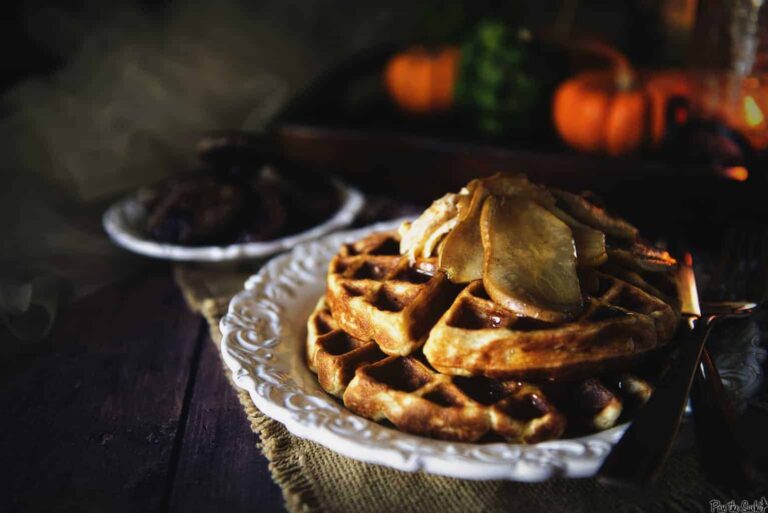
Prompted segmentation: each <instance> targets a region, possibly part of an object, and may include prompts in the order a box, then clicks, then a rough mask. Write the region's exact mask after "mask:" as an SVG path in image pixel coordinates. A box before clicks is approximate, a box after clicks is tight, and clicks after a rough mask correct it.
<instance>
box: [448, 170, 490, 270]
mask: <svg viewBox="0 0 768 513" xmlns="http://www.w3.org/2000/svg"><path fill="white" fill-rule="evenodd" d="M487 197H488V191H487V190H486V189H485V188H484V187H483V186H482V185H477V187H475V188H474V190H473V191H472V199H471V200H470V202H469V206H468V208H466V209H461V210H462V211H460V216H459V222H458V223H456V226H455V227H454V228H453V230H451V232H450V233H449V234H448V235H447V236H446V237H445V239H444V241H443V246H442V248H441V249H440V269H442V270H443V271H445V273H446V274H447V275H448V279H449V280H451V281H452V282H454V283H468V282H470V281H473V280H479V279H481V278H482V277H483V241H482V238H481V236H480V213H481V212H482V208H483V202H484V201H485V199H486V198H487Z"/></svg>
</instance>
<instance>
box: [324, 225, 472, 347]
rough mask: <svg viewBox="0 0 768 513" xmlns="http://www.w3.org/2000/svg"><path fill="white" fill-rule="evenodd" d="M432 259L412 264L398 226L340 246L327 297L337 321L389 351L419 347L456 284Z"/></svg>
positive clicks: (331, 266) (331, 265) (451, 297)
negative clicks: (438, 270)
mask: <svg viewBox="0 0 768 513" xmlns="http://www.w3.org/2000/svg"><path fill="white" fill-rule="evenodd" d="M435 266H436V262H435V261H434V260H423V261H420V262H417V263H416V264H415V265H413V266H412V265H409V262H408V259H407V258H405V257H402V256H400V251H399V244H398V238H397V235H396V233H395V232H384V233H377V234H374V235H372V236H369V237H366V238H364V239H362V240H361V241H358V242H356V243H354V244H347V245H344V246H342V248H341V251H340V252H339V254H338V255H336V256H335V257H334V258H333V260H332V261H331V264H330V266H329V268H328V281H327V285H328V296H327V297H328V303H329V306H330V308H331V311H332V312H333V316H334V318H335V319H336V322H338V323H339V326H340V327H342V328H343V329H344V331H346V332H347V333H349V334H351V335H352V336H354V337H357V338H360V339H362V340H376V341H377V342H378V344H379V347H381V350H382V351H384V352H385V353H387V354H390V355H403V356H404V355H408V354H410V353H411V352H413V351H414V350H416V349H417V348H419V347H421V345H422V344H423V343H424V340H426V337H427V334H428V333H429V330H430V329H431V328H432V326H433V325H434V323H435V322H436V321H437V319H438V318H439V317H440V316H441V315H442V314H443V313H444V312H445V310H446V309H447V308H448V307H449V306H450V305H451V302H452V301H453V299H454V297H455V295H456V293H457V292H458V290H459V289H458V288H457V287H456V286H455V285H453V284H452V283H451V282H450V281H449V280H448V279H447V278H446V276H445V275H444V274H443V273H436V272H435Z"/></svg>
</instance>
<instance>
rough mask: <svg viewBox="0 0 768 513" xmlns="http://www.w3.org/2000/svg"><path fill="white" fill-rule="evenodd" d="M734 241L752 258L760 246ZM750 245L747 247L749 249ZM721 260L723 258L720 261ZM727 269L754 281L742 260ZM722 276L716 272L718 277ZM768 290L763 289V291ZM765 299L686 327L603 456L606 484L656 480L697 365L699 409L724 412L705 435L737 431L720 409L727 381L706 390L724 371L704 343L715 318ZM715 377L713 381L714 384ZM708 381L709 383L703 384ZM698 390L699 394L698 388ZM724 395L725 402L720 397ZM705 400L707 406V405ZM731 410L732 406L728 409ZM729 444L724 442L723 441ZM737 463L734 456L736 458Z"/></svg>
mask: <svg viewBox="0 0 768 513" xmlns="http://www.w3.org/2000/svg"><path fill="white" fill-rule="evenodd" d="M764 237H765V236H763V238H762V239H761V241H760V245H759V247H760V251H759V253H757V254H759V255H760V257H761V258H758V265H761V264H762V263H763V262H764V261H765V260H764V259H763V258H762V257H763V256H765V255H767V254H768V252H766V248H768V244H767V243H766V241H765V240H764ZM730 241H731V238H726V245H727V246H729V247H731V242H730ZM732 247H735V248H737V249H736V256H738V257H742V256H744V257H747V258H751V257H754V256H756V251H755V248H756V246H755V245H754V244H752V243H750V244H739V245H738V246H736V245H734V246H732ZM745 248H746V250H747V251H746V252H745V251H744V249H745ZM725 254H726V255H729V254H730V251H729V250H728V248H726V253H725ZM721 262H722V261H721ZM734 262H735V263H737V264H738V265H737V268H736V269H733V270H730V269H731V268H732V267H733V263H734ZM750 265H751V260H750V261H749V262H748V264H747V266H746V267H747V268H749V267H750ZM720 268H721V269H722V272H721V273H720V276H723V273H724V272H725V271H728V272H729V273H731V275H730V279H731V281H732V280H736V279H738V280H740V284H742V285H744V286H746V287H749V286H751V285H750V284H751V282H750V281H749V280H744V279H742V278H741V277H740V276H739V277H738V278H737V277H736V273H740V272H742V271H743V269H742V266H741V260H736V259H733V261H732V262H731V265H730V266H729V265H728V262H724V263H723V265H721V266H720ZM715 277H718V273H716V274H715V275H714V276H713V278H715ZM722 279H724V278H722V277H721V278H719V280H718V283H722V281H720V280H722ZM764 292H765V290H763V293H764ZM764 304H765V297H762V298H761V301H760V304H757V305H735V307H732V308H722V309H721V311H719V312H709V313H705V315H704V316H702V317H700V318H698V319H696V320H694V321H692V322H691V329H690V331H688V332H687V334H686V335H687V336H685V337H684V339H683V340H682V341H681V343H680V347H679V350H678V355H677V357H676V359H675V360H674V362H673V365H672V366H671V368H670V369H669V370H668V371H667V373H666V375H665V376H664V377H663V379H662V381H661V382H660V383H659V386H658V388H657V390H656V393H654V394H653V395H652V396H651V398H650V399H649V401H648V403H647V404H646V405H645V406H644V407H643V408H642V409H641V410H640V411H639V412H638V414H637V415H636V417H635V419H634V420H633V422H632V424H631V425H630V426H629V428H628V429H627V431H626V432H625V434H624V436H623V437H622V439H621V440H620V441H619V443H618V444H616V446H615V447H614V448H613V450H612V451H611V453H610V454H609V455H608V457H607V458H606V460H605V461H604V462H603V465H602V467H601V468H600V470H599V471H598V479H599V480H600V481H601V482H602V483H605V484H610V485H617V484H618V485H637V484H643V483H648V482H651V481H653V479H654V478H655V477H656V475H657V473H658V471H659V469H660V468H661V465H662V464H663V463H664V461H665V459H666V457H667V455H668V454H669V450H670V448H671V446H672V442H673V441H674V438H675V436H676V434H677V430H678V427H679V425H680V420H681V418H682V414H683V411H684V409H685V405H686V403H687V399H688V396H689V392H690V391H691V385H692V382H693V378H694V375H695V374H696V372H697V370H699V371H700V372H701V378H700V379H699V384H700V386H699V387H697V390H696V392H697V393H698V397H697V398H698V399H700V401H699V406H700V408H699V412H700V413H702V412H704V413H706V414H707V415H708V418H709V419H712V418H719V419H720V420H721V422H720V427H719V428H718V430H714V429H713V430H711V431H709V432H707V431H706V430H700V431H701V432H702V435H701V440H702V442H704V440H706V444H707V445H710V444H713V442H712V441H711V440H710V439H709V438H708V437H709V436H715V433H720V435H718V436H722V433H723V432H726V433H730V434H731V435H733V430H732V428H730V426H732V424H730V423H729V420H731V419H732V418H729V417H725V416H722V412H721V411H720V405H722V404H727V403H726V402H725V399H724V398H725V394H724V393H723V391H722V385H720V388H719V393H718V392H715V394H709V395H705V394H704V393H703V392H704V391H710V390H715V391H717V390H718V386H717V382H718V380H719V376H717V374H716V369H715V368H714V365H712V364H711V361H710V359H709V357H708V355H705V357H704V359H703V361H704V366H703V367H702V366H701V364H700V362H701V361H702V353H703V349H704V344H705V342H706V340H707V337H708V336H709V334H710V332H711V329H712V327H713V325H714V324H715V323H719V322H722V321H723V320H725V319H732V318H743V317H747V316H749V315H751V314H752V313H753V312H754V311H755V310H757V309H758V308H762V307H763V306H764ZM704 377H706V378H707V381H706V382H704V381H703V378H704ZM713 383H714V385H713ZM704 385H706V386H704ZM694 395H696V394H694ZM704 399H713V400H712V401H710V402H704V401H703V400H704ZM719 400H722V401H723V402H722V403H718V402H717V401H719ZM702 405H706V406H708V407H709V408H710V409H709V410H707V409H705V408H704V407H702ZM724 411H726V412H727V408H726V409H725V410H724ZM726 415H728V413H726ZM705 419H707V417H706V416H701V417H700V418H699V419H698V420H699V424H705ZM723 426H725V427H728V428H729V429H730V430H729V431H723V429H724V427H723ZM724 441H725V442H728V441H729V440H724V439H723V438H718V439H717V441H716V443H715V444H714V445H713V446H712V448H715V447H720V445H719V444H723V442H724ZM730 442H732V443H734V444H736V443H737V442H736V438H735V435H733V436H732V437H731V439H730ZM723 445H725V444H723ZM733 456H734V459H735V460H736V461H735V463H741V462H743V461H746V460H745V458H741V457H740V456H743V453H739V452H734V453H733ZM732 463H734V462H732ZM739 468H741V469H742V470H744V472H743V473H742V472H740V474H742V475H740V476H739V478H744V479H746V478H747V477H748V468H746V467H744V466H743V465H741V466H740V467H739Z"/></svg>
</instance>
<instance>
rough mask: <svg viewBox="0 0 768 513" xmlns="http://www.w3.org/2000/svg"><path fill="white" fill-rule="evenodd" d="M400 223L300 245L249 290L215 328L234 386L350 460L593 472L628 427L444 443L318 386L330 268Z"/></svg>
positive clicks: (515, 472) (497, 470)
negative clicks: (316, 351)
mask: <svg viewBox="0 0 768 513" xmlns="http://www.w3.org/2000/svg"><path fill="white" fill-rule="evenodd" d="M399 223H400V221H396V222H390V223H385V224H379V225H374V226H371V227H368V228H363V229H360V230H355V231H349V232H343V233H337V234H333V235H328V236H326V237H324V238H322V239H320V240H316V241H313V242H308V243H305V244H301V245H299V246H297V247H295V248H294V249H293V251H291V252H290V253H287V254H285V255H282V256H279V257H277V258H274V259H273V260H271V261H270V262H269V263H267V264H266V265H265V266H264V267H263V268H262V269H261V270H260V271H259V273H258V274H256V275H254V276H252V277H251V278H250V279H249V280H248V281H247V282H246V284H245V290H244V291H242V292H240V293H239V294H237V295H236V296H235V297H234V298H233V299H232V302H231V303H230V305H229V312H228V313H227V315H226V316H225V317H224V318H223V319H222V321H221V331H222V334H223V337H224V338H223V342H222V345H221V351H222V355H223V357H224V361H225V362H226V364H227V366H228V367H229V369H230V370H231V371H232V375H233V377H234V380H235V383H236V384H237V386H239V387H241V388H243V389H245V390H247V391H248V393H249V394H250V396H251V399H253V402H254V403H255V404H256V406H257V407H258V408H259V409H260V410H261V411H262V412H264V414H266V415H268V416H270V417H272V418H273V419H275V420H277V421H279V422H281V423H283V424H284V425H285V426H286V427H287V428H288V430H289V431H290V432H291V433H293V434H294V435H296V436H299V437H302V438H306V439H309V440H312V441H314V442H317V443H319V444H321V445H324V446H325V447H328V448H329V449H331V450H333V451H336V452H338V453H340V454H343V455H345V456H348V457H350V458H353V459H356V460H361V461H367V462H370V463H378V464H380V465H386V466H388V467H392V468H396V469H399V470H404V471H407V472H413V471H418V470H422V471H425V472H430V473H434V474H442V475H446V476H452V477H459V478H466V479H510V480H515V481H540V480H544V479H548V478H551V477H557V476H564V477H584V476H589V475H592V474H594V473H595V471H596V470H597V469H598V467H599V466H600V464H601V463H602V461H603V458H604V457H605V456H606V454H607V453H608V451H609V450H610V448H611V447H612V444H613V443H615V442H616V441H617V440H618V439H619V438H620V436H621V434H622V432H623V431H624V429H625V427H626V425H622V426H617V427H615V428H613V429H610V430H607V431H603V432H600V433H596V434H594V435H590V436H585V437H582V438H575V439H567V440H556V441H550V442H543V443H539V444H534V445H518V444H507V443H494V444H468V443H455V442H445V441H440V440H432V439H429V438H423V437H419V436H414V435H409V434H406V433H403V432H400V431H397V430H396V429H392V428H388V427H385V426H382V425H380V424H377V423H375V422H372V421H369V420H367V419H364V418H362V417H358V416H357V415H355V414H353V413H351V412H350V411H348V410H347V409H345V408H344V407H343V406H342V405H341V404H340V403H338V402H337V401H336V400H335V399H333V398H332V397H331V396H330V395H328V394H326V393H325V392H324V391H323V390H322V389H321V388H320V387H319V385H318V384H317V381H316V379H315V376H314V375H313V374H312V373H311V372H310V371H309V370H308V369H307V368H306V366H305V364H304V341H305V337H306V321H307V317H308V316H309V314H310V313H311V311H312V309H313V307H314V305H315V303H316V302H317V299H318V298H319V297H320V296H321V295H322V294H323V293H324V291H325V274H326V269H327V266H328V262H329V261H330V259H331V257H333V255H335V254H336V253H337V252H338V249H339V245H340V244H342V243H344V242H351V241H354V240H357V239H359V238H361V237H363V236H364V235H366V234H368V233H371V232H373V231H377V230H384V229H391V228H394V227H396V226H398V225H399Z"/></svg>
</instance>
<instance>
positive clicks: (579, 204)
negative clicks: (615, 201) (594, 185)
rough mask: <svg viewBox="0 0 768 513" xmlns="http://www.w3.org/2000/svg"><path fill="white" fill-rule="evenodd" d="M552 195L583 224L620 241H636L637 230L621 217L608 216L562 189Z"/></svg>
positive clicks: (553, 191)
mask: <svg viewBox="0 0 768 513" xmlns="http://www.w3.org/2000/svg"><path fill="white" fill-rule="evenodd" d="M552 193H553V194H554V195H555V196H556V197H557V199H558V200H560V202H561V203H562V205H563V208H565V209H566V210H567V211H568V212H569V213H570V214H571V215H572V216H573V217H575V218H576V219H578V220H579V221H581V222H582V223H586V224H588V225H589V226H591V227H592V228H597V229H598V230H600V231H602V232H603V233H605V234H606V235H610V236H612V237H617V238H619V239H626V240H635V239H636V238H637V236H638V230H637V228H635V227H634V226H632V225H631V224H629V223H628V222H627V221H625V220H624V219H622V218H620V217H616V216H613V215H610V214H608V212H606V211H605V210H603V209H602V208H600V207H598V206H596V205H593V204H592V203H590V202H589V201H587V199H586V198H583V197H581V196H578V195H576V194H573V193H570V192H567V191H563V190H560V189H552Z"/></svg>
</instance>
